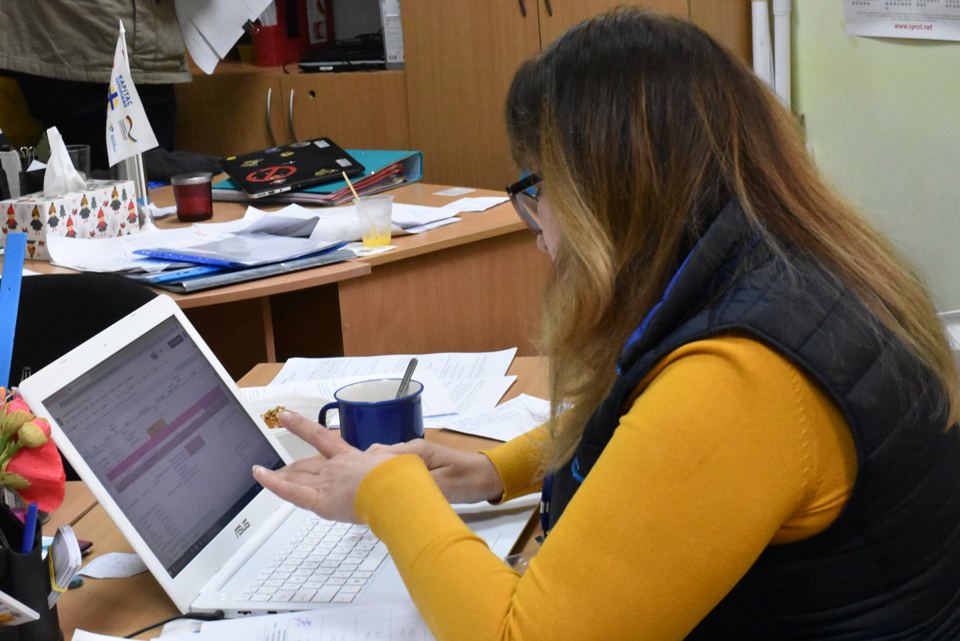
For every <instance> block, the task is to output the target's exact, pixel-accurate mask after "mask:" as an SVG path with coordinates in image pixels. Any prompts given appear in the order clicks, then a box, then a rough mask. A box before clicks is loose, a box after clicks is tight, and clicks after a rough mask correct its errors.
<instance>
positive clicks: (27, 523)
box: [20, 503, 37, 554]
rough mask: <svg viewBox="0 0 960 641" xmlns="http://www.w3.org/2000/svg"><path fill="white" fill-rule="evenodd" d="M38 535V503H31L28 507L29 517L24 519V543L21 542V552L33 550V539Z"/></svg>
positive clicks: (26, 552) (25, 552)
mask: <svg viewBox="0 0 960 641" xmlns="http://www.w3.org/2000/svg"><path fill="white" fill-rule="evenodd" d="M36 536H37V504H36V503H31V504H30V507H28V508H27V518H26V519H24V521H23V543H22V544H20V553H21V554H28V553H29V552H31V551H32V550H33V539H34V538H36Z"/></svg>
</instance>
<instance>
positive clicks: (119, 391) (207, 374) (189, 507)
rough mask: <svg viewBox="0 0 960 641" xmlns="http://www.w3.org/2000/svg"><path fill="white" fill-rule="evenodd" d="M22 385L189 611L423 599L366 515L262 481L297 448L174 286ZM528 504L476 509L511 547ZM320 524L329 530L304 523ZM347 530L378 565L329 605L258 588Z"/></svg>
mask: <svg viewBox="0 0 960 641" xmlns="http://www.w3.org/2000/svg"><path fill="white" fill-rule="evenodd" d="M20 391H21V393H22V394H23V396H24V398H25V399H26V400H27V402H28V403H29V405H30V407H31V408H32V409H33V410H34V411H35V412H36V413H37V414H38V415H40V416H44V417H45V418H47V419H48V420H49V421H50V424H51V429H52V433H53V438H54V441H55V442H56V443H57V445H58V446H59V448H60V450H61V451H62V452H63V454H64V456H65V457H66V458H67V460H68V461H70V463H71V464H72V465H73V467H74V468H75V469H76V471H77V473H78V474H79V475H80V478H81V479H83V480H84V481H85V482H86V484H87V486H88V487H89V488H90V490H91V492H92V493H93V495H94V496H95V497H96V498H97V500H98V501H99V502H100V504H101V505H102V506H103V507H104V509H105V511H106V512H107V514H108V515H109V516H110V517H111V518H112V519H113V520H114V522H115V523H116V524H117V527H118V528H119V529H120V531H121V532H122V533H123V534H124V536H125V537H126V539H127V541H128V542H129V543H130V545H131V546H132V547H133V549H134V550H135V551H136V552H137V553H138V554H139V555H140V557H141V558H142V559H143V561H144V563H145V564H146V566H147V568H148V569H149V570H150V572H151V573H152V574H153V575H154V577H156V579H157V581H158V582H159V583H160V585H161V587H163V589H164V590H165V591H166V592H167V594H168V595H169V596H170V598H171V600H172V601H173V602H174V604H175V605H176V606H177V608H178V609H179V610H180V611H181V612H184V613H186V612H191V611H192V612H213V611H216V610H223V611H224V612H225V613H226V615H227V616H240V615H246V614H262V613H267V612H282V611H290V610H301V609H314V608H318V607H337V605H338V603H339V602H341V601H344V600H345V599H342V598H337V594H339V595H340V596H344V594H345V595H346V596H347V597H349V601H348V602H351V603H386V602H394V603H395V602H401V601H408V600H409V596H408V595H407V591H406V588H405V587H404V585H403V581H402V580H401V578H400V576H399V573H398V572H397V570H396V567H395V566H394V565H393V562H392V561H391V560H390V558H389V556H387V555H386V550H385V548H384V547H383V544H382V543H380V542H378V541H376V540H375V539H374V538H373V537H372V535H371V534H370V533H369V532H365V531H364V528H362V526H350V525H346V524H331V523H329V522H325V521H322V520H321V519H318V518H317V517H316V516H315V515H313V514H312V513H309V512H307V511H304V510H300V509H298V508H295V507H293V506H292V505H290V504H288V503H286V502H284V501H282V500H280V499H278V498H277V497H275V496H274V495H273V494H271V493H270V492H268V491H266V490H264V489H263V488H262V487H260V486H259V485H258V484H257V483H256V482H255V481H254V480H253V477H252V476H251V473H250V470H251V467H252V466H253V465H254V464H259V465H264V466H266V467H269V468H274V469H276V468H279V467H281V466H283V465H284V464H285V463H286V462H288V461H289V460H290V456H289V454H287V452H286V451H285V450H284V449H283V447H282V446H281V445H280V444H279V442H278V441H277V440H276V437H275V436H274V434H273V433H271V431H270V430H269V428H267V427H266V425H265V424H264V423H263V421H262V420H261V419H260V417H259V416H257V415H256V414H255V413H253V412H251V411H250V410H249V409H248V408H247V407H246V406H245V405H244V403H243V401H242V400H241V399H240V397H239V395H238V393H237V388H236V386H235V384H234V383H233V381H232V380H231V379H230V376H229V374H227V372H226V370H225V369H224V368H223V366H222V365H221V364H220V363H219V362H218V361H217V359H216V358H215V356H214V355H213V353H212V352H211V351H210V349H209V348H208V347H207V346H206V344H205V343H204V342H203V340H202V339H201V338H200V336H199V334H198V333H197V331H196V330H195V329H194V328H193V327H192V325H191V324H190V322H189V321H188V320H187V318H186V317H185V316H184V314H183V312H182V311H181V310H180V309H179V307H178V306H177V305H176V303H174V302H173V300H172V299H170V298H169V297H167V296H163V295H161V296H158V297H157V298H155V299H153V300H152V301H150V302H148V303H147V304H145V305H144V306H143V307H141V308H139V309H137V310H135V311H134V312H132V313H131V314H129V315H128V316H126V317H125V318H123V319H121V320H120V321H118V322H117V323H115V324H114V325H112V326H110V327H109V328H107V329H106V330H104V331H103V332H101V333H99V334H97V335H96V336H94V337H93V338H91V339H90V340H89V341H87V342H85V343H83V344H82V345H80V346H79V347H77V348H76V349H74V350H72V351H71V352H69V353H67V354H66V355H64V356H62V357H61V358H59V359H57V360H56V361H54V362H53V363H51V364H50V365H48V366H46V367H44V368H43V369H41V370H40V371H38V372H37V373H35V374H34V375H33V376H30V377H29V378H27V379H25V380H24V381H22V382H21V384H20ZM528 513H529V509H527V510H526V511H525V510H524V509H522V508H519V509H517V508H515V509H512V510H508V509H502V510H498V511H493V512H489V513H487V514H482V515H481V516H479V517H477V516H476V515H471V516H469V517H468V516H463V518H464V519H465V520H466V521H468V522H469V524H470V527H471V528H472V529H473V530H474V531H475V532H476V533H477V534H478V535H480V536H481V537H482V538H484V539H485V540H486V541H487V542H488V544H489V545H490V546H491V548H492V549H493V550H494V551H495V552H496V553H498V554H500V555H501V556H502V555H505V554H507V552H508V551H509V549H510V546H511V545H512V544H513V542H514V541H515V539H516V537H517V535H518V534H519V533H520V530H521V529H522V527H523V525H524V522H525V521H526V517H527V515H528ZM317 522H319V526H320V527H325V528H326V530H325V531H324V532H327V533H324V532H321V533H320V534H316V533H313V534H305V533H304V532H305V531H306V530H307V529H309V528H310V527H312V526H315V525H317ZM357 528H360V529H357ZM334 535H337V536H343V537H344V538H347V539H350V541H352V542H354V543H356V545H357V547H358V548H359V547H364V548H367V549H368V550H369V557H368V558H367V559H364V560H362V561H361V560H359V559H355V560H354V561H353V565H356V566H357V568H356V570H357V571H359V572H360V573H361V574H366V575H367V576H365V577H364V578H363V580H362V581H359V580H355V579H346V578H345V579H343V580H342V584H348V583H347V582H350V583H349V584H348V587H350V589H352V590H354V591H353V592H352V593H344V594H341V592H340V591H339V590H338V592H337V594H330V593H329V591H328V592H327V593H326V597H325V598H326V601H324V602H323V603H329V605H321V604H318V603H317V602H313V601H301V600H298V599H300V596H301V591H300V590H296V591H295V590H293V589H292V587H291V585H290V580H288V579H281V580H280V581H279V583H280V585H279V586H277V585H276V584H277V583H278V581H277V580H276V579H272V580H271V581H272V585H273V587H272V588H271V590H272V591H268V590H267V589H266V587H264V590H263V591H267V592H269V593H270V594H272V596H271V598H269V599H266V600H264V599H262V598H261V597H260V596H258V595H260V593H261V590H260V589H259V586H258V585H257V584H256V583H257V581H260V580H264V577H265V572H266V569H269V568H270V566H271V565H277V562H276V561H275V560H274V559H275V558H276V555H277V554H278V553H280V552H283V553H290V554H291V556H295V555H296V553H297V552H298V551H300V550H302V549H304V546H305V545H306V544H307V543H308V542H309V541H308V539H310V540H314V539H319V540H323V539H329V538H330V537H332V536H334ZM359 554H360V553H359V552H356V553H354V552H345V553H344V556H347V557H349V558H350V559H353V558H354V555H359ZM301 556H302V555H301ZM361 566H362V567H361ZM284 567H286V566H284ZM291 573H293V571H292V570H291ZM361 583H362V585H361ZM315 589H316V590H317V593H318V594H320V592H321V591H322V589H317V588H315Z"/></svg>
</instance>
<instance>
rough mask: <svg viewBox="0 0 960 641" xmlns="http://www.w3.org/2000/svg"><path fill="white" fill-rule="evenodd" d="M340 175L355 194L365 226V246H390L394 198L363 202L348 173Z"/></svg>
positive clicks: (355, 202)
mask: <svg viewBox="0 0 960 641" xmlns="http://www.w3.org/2000/svg"><path fill="white" fill-rule="evenodd" d="M340 173H341V175H342V176H343V180H344V181H345V182H346V183H347V187H349V188H350V191H351V193H353V203H354V205H355V206H356V208H357V214H358V216H359V218H360V222H361V223H362V225H363V231H362V232H361V239H362V240H363V244H364V245H365V246H367V247H378V246H383V245H389V244H390V232H391V211H392V208H393V196H368V197H367V198H364V199H362V200H361V198H360V194H358V193H357V190H356V189H354V187H353V183H351V182H350V179H349V178H348V177H347V173H346V172H340Z"/></svg>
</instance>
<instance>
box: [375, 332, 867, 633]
mask: <svg viewBox="0 0 960 641" xmlns="http://www.w3.org/2000/svg"><path fill="white" fill-rule="evenodd" d="M641 391H642V393H639V392H641ZM537 432H538V431H537V430H535V431H534V432H533V433H531V435H528V436H524V437H520V438H517V439H514V440H513V441H510V442H508V443H505V444H503V445H501V446H498V447H496V448H494V449H492V450H490V451H488V452H487V453H486V454H487V455H488V456H489V458H490V459H491V461H493V463H494V466H495V467H496V468H497V470H498V472H499V474H500V475H501V477H502V478H503V482H504V487H505V488H506V491H505V494H504V497H505V498H510V497H512V496H516V495H520V494H524V493H527V492H530V491H533V490H536V489H538V488H539V479H535V478H531V474H532V473H533V470H535V469H536V461H537V459H536V446H535V441H536V439H537V438H542V437H543V433H542V432H540V433H539V434H538V433H537ZM855 475H856V454H855V451H854V446H853V441H852V438H851V436H850V432H849V429H848V427H847V425H846V423H845V421H844V420H843V417H842V416H841V415H840V413H839V411H838V409H837V408H836V406H835V405H834V403H833V402H832V401H831V400H830V399H829V398H828V397H826V396H825V395H824V394H823V393H822V392H821V390H820V389H819V388H818V387H817V386H816V385H815V384H814V383H813V382H812V381H811V380H810V379H808V378H807V377H806V376H805V375H804V374H803V372H801V371H800V370H799V369H798V368H797V367H795V366H794V365H793V364H791V363H790V362H789V361H787V360H786V359H785V358H783V357H782V356H780V355H779V354H777V353H776V352H774V351H772V350H771V349H769V348H767V347H765V346H763V345H762V344H760V343H758V342H756V341H753V340H750V339H748V338H743V337H721V338H715V339H711V340H704V341H699V342H695V343H690V344H687V345H685V346H683V347H681V348H680V349H678V350H676V351H675V352H673V353H671V354H670V355H669V356H667V357H666V358H665V359H664V360H663V361H662V362H661V363H659V364H658V366H657V367H656V369H655V370H654V371H653V372H651V373H650V374H649V375H648V376H647V378H646V379H645V380H644V381H643V382H642V383H641V385H640V387H639V388H638V395H637V396H636V397H635V400H634V402H633V404H632V406H631V407H630V410H629V411H628V412H627V413H626V414H624V415H623V416H622V417H621V418H620V424H619V426H618V428H617V430H616V433H615V434H614V436H613V438H612V439H611V441H610V442H609V444H608V445H607V447H606V449H605V450H604V452H603V454H602V455H601V457H600V459H599V460H598V461H597V463H596V465H595V466H594V467H593V469H592V470H591V472H590V474H589V476H588V477H587V478H586V479H585V480H584V482H583V484H582V486H581V487H580V489H579V490H578V492H577V494H576V495H575V497H574V499H573V500H572V501H571V502H570V504H569V505H568V506H567V508H566V510H565V511H564V513H563V517H562V518H561V519H560V521H559V522H558V523H557V525H556V526H555V527H554V529H553V530H552V531H551V533H550V536H549V537H548V538H547V540H546V542H545V543H544V545H543V547H542V548H541V549H540V550H539V552H538V553H537V555H536V556H535V557H534V558H533V559H532V561H531V562H530V565H529V567H528V569H527V571H526V572H525V573H524V574H523V576H519V575H517V574H516V573H515V572H514V571H512V570H511V569H510V568H509V567H508V566H507V565H506V564H505V563H504V562H503V561H502V560H500V559H499V558H497V557H496V556H494V555H493V554H492V553H491V552H490V551H489V550H488V549H487V547H486V546H485V544H484V543H483V541H481V540H480V539H478V538H477V537H476V536H474V535H473V534H472V532H471V531H470V530H469V529H468V528H467V527H466V526H465V525H464V524H463V523H462V522H461V520H460V519H459V517H458V516H457V515H456V513H454V512H453V510H452V509H451V508H450V507H449V505H448V504H447V501H446V500H445V499H444V497H443V495H442V494H441V493H440V491H439V489H438V488H437V487H436V485H435V484H434V483H433V482H432V480H431V478H430V475H429V473H428V472H427V469H426V467H425V466H424V465H423V463H422V462H421V461H420V459H419V458H417V457H414V456H412V455H406V456H401V457H397V458H394V459H391V460H389V461H387V462H385V463H383V464H382V465H380V466H378V467H377V468H376V469H374V470H373V471H372V472H371V473H370V474H369V475H368V476H367V478H366V479H364V481H363V483H362V484H361V486H360V488H359V492H358V496H357V512H358V514H359V515H360V517H361V518H363V519H364V520H366V521H367V522H368V523H369V524H370V527H371V528H372V530H373V531H374V532H375V533H376V534H377V536H379V537H380V538H381V539H382V540H383V541H384V542H385V543H386V544H387V546H388V547H389V549H390V553H391V555H392V556H393V558H394V560H395V562H396V564H397V567H398V568H399V570H400V573H401V574H402V575H403V578H404V580H405V582H406V584H407V587H408V588H409V590H410V594H411V595H412V596H413V599H414V601H415V602H416V604H417V607H418V608H419V609H420V612H421V613H422V615H423V617H424V619H425V620H426V621H427V623H428V625H429V626H430V629H431V630H432V631H433V634H434V635H435V636H436V637H437V639H439V640H441V641H447V640H456V641H468V640H471V639H483V640H490V639H525V640H531V639H544V640H547V639H549V640H557V639H577V640H578V641H584V640H587V639H604V640H609V639H645V640H660V639H682V638H683V637H684V636H685V635H686V634H687V633H688V632H689V631H690V630H691V629H692V628H693V627H694V626H695V625H696V624H697V622H698V621H699V620H700V619H701V618H703V617H704V616H705V615H706V614H707V613H708V612H709V611H710V610H711V608H713V606H714V605H715V604H716V603H717V602H718V601H719V600H720V599H721V598H722V597H723V596H724V595H725V594H726V593H727V592H728V591H729V590H730V589H731V588H732V587H733V586H734V584H735V583H736V582H737V580H738V579H739V578H740V577H741V576H742V575H743V574H744V573H745V572H746V571H747V569H748V568H749V567H750V565H751V564H752V563H753V561H754V560H755V559H756V558H757V556H758V555H759V554H760V553H761V551H762V550H763V549H764V548H765V547H766V546H768V545H776V544H778V543H785V542H790V541H796V540H799V539H803V538H806V537H809V536H811V535H813V534H815V533H817V532H819V531H821V530H822V529H824V528H825V527H826V526H827V525H829V524H830V523H831V522H832V520H833V519H834V518H835V517H836V516H837V514H838V513H839V511H840V509H841V508H842V507H843V505H844V502H845V501H846V499H847V497H848V495H849V492H850V489H851V487H852V485H853V481H854V478H855Z"/></svg>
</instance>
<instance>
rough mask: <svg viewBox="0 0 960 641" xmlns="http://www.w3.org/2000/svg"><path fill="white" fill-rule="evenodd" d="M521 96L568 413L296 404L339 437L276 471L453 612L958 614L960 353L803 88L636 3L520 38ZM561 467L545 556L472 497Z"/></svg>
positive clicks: (583, 635)
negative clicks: (361, 409)
mask: <svg viewBox="0 0 960 641" xmlns="http://www.w3.org/2000/svg"><path fill="white" fill-rule="evenodd" d="M507 122H508V129H509V133H510V139H511V141H512V145H513V152H514V157H515V158H516V160H517V161H518V164H520V165H521V166H522V167H525V168H526V169H527V170H528V171H529V172H530V173H529V174H528V175H527V176H526V177H525V178H524V179H522V180H521V181H519V182H518V183H516V184H515V185H512V186H511V187H509V188H508V193H509V194H510V196H511V199H512V200H513V202H514V205H515V206H516V208H517V210H518V213H519V214H520V216H521V217H522V218H523V219H524V220H525V221H527V223H528V225H529V226H530V227H531V230H532V231H534V232H535V233H537V234H539V242H540V244H541V246H542V247H543V248H544V249H545V250H546V251H548V252H549V253H550V256H551V257H552V259H553V264H554V268H553V274H552V277H551V279H550V282H549V284H548V288H547V292H546V306H545V309H546V312H545V319H544V328H543V336H542V346H543V351H544V353H545V355H546V356H547V357H548V358H549V363H550V386H551V403H552V412H551V418H550V420H549V421H548V423H547V424H546V425H545V426H543V427H541V428H539V429H537V430H534V431H533V432H531V433H529V434H528V435H525V436H523V437H521V438H518V439H515V440H513V441H511V442H509V443H506V444H504V445H502V446H499V447H496V448H494V449H492V450H489V451H486V452H483V453H470V454H467V453H459V452H453V451H450V450H447V449H444V448H441V447H439V446H436V445H432V444H430V443H427V442H416V443H408V444H403V445H398V446H391V447H379V446H375V447H373V448H371V449H369V450H367V451H366V452H359V451H357V450H353V449H352V448H349V447H348V446H346V445H344V444H343V443H342V442H340V441H338V440H337V439H336V437H332V436H330V435H328V434H325V433H322V432H320V431H317V430H316V427H315V425H314V424H312V423H310V422H309V421H307V420H306V419H302V418H301V417H297V416H295V415H291V414H284V415H282V417H281V420H282V422H283V423H284V424H285V425H287V426H288V427H289V428H291V429H292V430H293V431H295V432H297V433H298V434H300V435H302V436H303V437H304V438H306V439H308V440H309V441H311V442H312V443H314V444H315V445H316V446H317V447H318V449H319V450H320V451H321V452H322V454H323V456H319V457H316V458H314V459H309V460H306V461H302V462H298V463H295V464H293V465H291V466H289V467H288V468H285V469H284V470H281V471H279V472H270V471H267V470H263V469H260V468H257V469H255V471H254V475H255V477H256V478H257V479H258V480H259V481H260V482H261V483H263V485H264V486H266V487H267V488H269V489H271V490H273V491H274V492H276V493H277V494H278V495H280V496H282V497H285V498H287V499H289V500H292V501H294V502H295V503H297V504H298V505H301V506H304V507H307V508H309V509H313V510H315V511H316V512H318V513H319V514H321V515H323V516H326V517H328V518H339V519H343V520H351V521H358V520H359V521H365V522H368V523H369V524H370V527H371V528H372V529H373V531H374V532H375V533H376V534H377V535H378V536H379V537H380V538H381V539H382V540H383V541H384V542H385V543H386V544H387V546H388V547H389V549H390V551H391V554H392V555H393V558H394V560H395V561H396V563H397V566H398V568H399V569H400V572H401V574H402V575H403V576H404V579H405V580H406V583H407V585H408V587H409V589H410V593H411V595H412V596H413V598H414V600H415V601H416V603H417V605H418V607H419V608H420V611H421V613H422V614H423V616H424V618H425V619H426V621H427V622H428V624H429V625H430V627H431V629H432V631H433V633H434V635H435V636H436V637H437V638H439V639H472V638H476V639H494V638H504V639H511V638H515V639H560V638H577V639H587V638H596V639H625V638H637V639H679V638H685V637H686V638H691V639H793V638H795V639H880V638H885V639H886V638H889V639H893V638H896V639H917V640H921V639H922V640H930V639H955V638H960V433H958V431H957V429H956V428H955V427H954V424H955V423H956V421H957V418H958V416H960V402H958V401H960V399H958V394H960V387H958V381H957V374H956V365H955V361H954V358H953V354H952V352H951V350H950V347H949V345H948V343H947V341H946V339H945V337H944V333H943V329H942V327H941V325H940V323H939V321H938V319H937V316H936V314H935V312H934V309H933V307H932V305H931V303H930V302H929V299H928V297H927V295H926V293H925V292H924V289H923V287H922V285H921V284H920V283H919V282H918V281H917V279H916V278H915V277H914V276H913V275H912V274H911V272H910V271H909V270H908V269H907V268H906V267H905V266H904V265H903V263H902V261H901V260H900V259H899V258H897V256H896V253H895V252H894V250H893V249H892V248H891V246H890V245H889V244H888V243H887V242H886V241H885V240H884V239H883V238H881V237H880V236H879V235H878V234H877V233H876V232H875V231H874V230H872V229H871V228H870V226H869V225H868V224H866V223H865V222H864V221H863V220H862V219H861V218H860V217H859V216H858V215H857V214H856V213H855V212H854V211H853V210H852V209H851V208H850V207H849V206H848V205H847V204H845V203H844V202H843V201H842V200H841V199H840V198H839V197H837V196H836V195H835V194H834V193H833V192H832V191H831V190H830V188H829V187H828V186H826V184H825V183H824V181H823V180H822V179H821V178H820V177H819V176H818V174H817V171H816V169H815V168H814V166H813V165H812V163H811V161H810V159H809V158H808V157H807V155H806V153H805V150H804V146H803V142H802V139H801V136H800V135H799V133H798V131H797V128H796V125H795V123H794V121H793V119H792V117H791V115H790V114H789V113H788V112H787V111H786V110H784V109H783V108H782V107H781V106H780V105H779V103H778V102H777V100H776V98H775V97H774V96H773V95H772V94H771V93H770V92H769V91H768V89H767V88H766V87H765V86H764V85H762V83H760V82H759V81H758V80H757V79H756V77H754V75H753V74H752V73H751V72H750V71H749V69H747V68H746V67H745V66H744V65H743V64H742V63H740V62H739V61H738V60H737V59H735V58H734V57H733V56H732V55H731V54H730V53H728V52H727V51H725V50H724V49H723V48H722V47H720V46H719V45H718V44H717V43H715V42H714V41H713V40H712V39H711V38H710V37H709V36H708V35H706V34H705V33H703V32H702V31H701V30H699V29H698V28H696V27H695V26H693V25H691V24H689V23H686V22H683V21H681V20H678V19H674V18H669V17H664V16H660V15H656V14H652V13H648V12H644V11H640V10H619V11H615V12H611V13H609V14H605V15H602V16H599V17H597V18H595V19H593V20H588V21H586V22H584V23H581V24H580V25H578V26H576V27H574V28H573V29H571V30H570V31H569V32H568V33H567V34H566V35H565V36H564V37H562V38H561V39H560V40H558V41H557V42H556V43H554V44H553V45H552V46H551V47H550V48H549V49H548V50H547V51H545V52H544V53H543V54H541V55H539V56H537V57H535V58H533V59H532V60H530V61H529V62H527V63H526V64H525V65H524V66H523V67H521V69H520V70H519V71H518V72H517V75H516V77H515V79H514V82H513V86H512V88H511V92H510V96H509V99H508V106H507ZM431 477H432V480H431ZM541 484H542V488H543V492H544V502H543V503H544V514H543V523H544V526H545V530H546V531H547V536H546V539H545V541H544V543H543V546H542V547H541V549H540V550H539V551H538V553H537V555H536V556H535V557H534V558H533V559H532V560H531V561H530V563H529V567H528V568H527V570H526V572H525V573H523V574H522V575H521V574H518V573H517V572H515V571H514V570H512V569H511V568H509V567H507V566H506V565H504V564H503V563H502V562H500V561H499V559H496V558H495V557H494V556H493V555H492V554H490V552H489V551H488V550H486V548H485V547H484V546H483V545H481V544H478V542H477V540H476V539H475V538H474V537H472V536H471V535H470V532H469V530H468V529H467V528H466V527H465V526H464V525H463V523H461V522H460V521H459V519H458V518H457V517H456V515H455V514H454V513H453V512H452V511H451V510H450V508H449V507H448V506H447V505H446V500H451V501H479V500H485V499H486V500H494V501H496V500H503V499H508V498H511V497H513V496H517V495H519V494H522V493H525V492H530V491H532V490H534V489H537V488H540V487H541ZM414 512H415V513H416V514H417V517H418V521H417V523H415V524H411V523H410V520H409V519H408V518H406V517H407V516H408V515H409V514H412V513H414Z"/></svg>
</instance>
